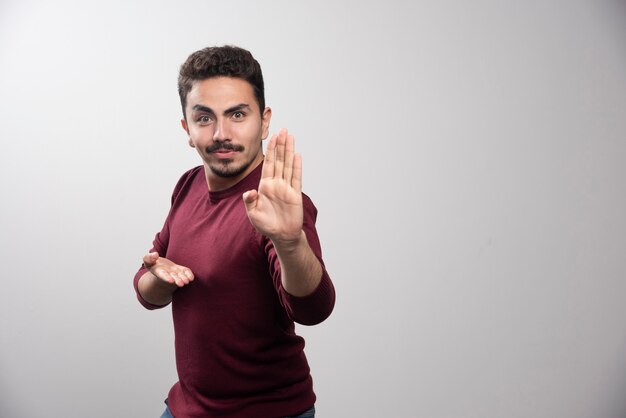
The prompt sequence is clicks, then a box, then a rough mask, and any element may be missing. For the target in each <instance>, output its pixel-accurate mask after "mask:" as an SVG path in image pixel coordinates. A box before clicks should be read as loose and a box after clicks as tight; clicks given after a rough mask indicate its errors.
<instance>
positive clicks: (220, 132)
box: [213, 118, 230, 142]
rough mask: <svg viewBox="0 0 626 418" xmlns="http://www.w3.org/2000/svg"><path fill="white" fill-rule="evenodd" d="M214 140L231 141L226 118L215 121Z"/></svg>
mask: <svg viewBox="0 0 626 418" xmlns="http://www.w3.org/2000/svg"><path fill="white" fill-rule="evenodd" d="M213 141H215V142H223V141H230V137H229V135H228V125H227V123H226V120H225V119H224V118H218V119H217V121H215V131H214V132H213Z"/></svg>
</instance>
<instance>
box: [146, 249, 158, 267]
mask: <svg viewBox="0 0 626 418" xmlns="http://www.w3.org/2000/svg"><path fill="white" fill-rule="evenodd" d="M158 259H159V253H148V254H146V255H144V256H143V265H144V267H145V268H147V269H149V268H150V267H152V266H154V263H156V261H157V260H158Z"/></svg>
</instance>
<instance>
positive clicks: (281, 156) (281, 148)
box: [274, 128, 287, 179]
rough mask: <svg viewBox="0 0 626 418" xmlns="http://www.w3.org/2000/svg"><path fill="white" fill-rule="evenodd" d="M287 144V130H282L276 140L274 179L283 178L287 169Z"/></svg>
mask: <svg viewBox="0 0 626 418" xmlns="http://www.w3.org/2000/svg"><path fill="white" fill-rule="evenodd" d="M285 142H287V130H286V129H285V128H283V129H281V130H280V132H279V133H278V138H276V159H275V161H274V178H277V179H282V178H283V169H284V168H285Z"/></svg>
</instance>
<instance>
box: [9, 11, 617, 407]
mask: <svg viewBox="0 0 626 418" xmlns="http://www.w3.org/2000/svg"><path fill="white" fill-rule="evenodd" d="M625 22H626V5H625V4H624V2H620V1H611V0H607V1H604V0H600V1H592V0H589V1H581V0H574V1H539V0H531V1H528V2H519V1H496V0H479V1H475V2H466V1H461V0H458V1H454V0H452V1H434V0H433V1H392V0H390V1H376V2H374V1H355V0H352V1H315V2H314V1H309V2H304V1H287V0H282V1H238V2H226V1H219V2H217V1H184V2H175V1H121V0H112V1H107V2H102V1H101V2H96V1H79V0H76V1H69V0H60V1H56V2H46V1H42V0H30V1H29V0H1V1H0V140H1V144H2V146H1V148H0V170H1V176H0V190H1V193H2V203H1V205H0V228H1V230H0V246H1V251H0V256H1V267H0V270H1V274H2V279H1V283H2V287H1V288H2V297H1V302H0V416H2V417H7V418H38V417H42V418H43V417H64V418H73V417H76V418H84V417H94V418H98V417H102V418H104V417H109V416H122V417H132V418H134V417H139V418H142V417H156V416H159V414H160V413H161V412H162V410H163V404H162V400H163V399H164V398H165V396H166V395H167V391H168V390H169V388H170V387H171V385H172V384H173V383H174V382H175V380H176V372H175V366H174V357H173V332H172V321H171V316H170V315H171V313H170V310H169V308H167V309H164V310H161V311H155V312H149V311H147V310H144V309H143V308H142V307H141V306H140V305H139V304H138V302H137V301H136V299H135V294H134V291H133V289H132V278H133V275H134V273H135V271H136V269H137V268H138V267H139V264H140V262H141V257H142V256H143V254H144V253H145V252H146V251H147V250H148V249H149V248H150V244H151V240H152V238H153V236H154V234H155V233H156V232H157V231H158V230H159V229H160V228H161V225H162V223H163V220H164V218H165V215H166V214H167V211H168V207H169V198H170V194H171V191H172V188H173V186H174V184H175V183H176V181H177V179H178V178H179V176H180V175H181V174H182V173H183V172H184V171H186V170H187V169H188V168H190V167H192V166H195V165H198V164H199V163H200V161H199V157H198V156H197V154H196V153H195V151H194V150H192V149H191V148H189V147H188V146H187V144H186V136H185V134H184V132H183V130H182V129H181V128H180V123H179V120H180V117H181V112H180V105H179V102H178V97H177V91H176V77H177V72H178V67H179V66H180V64H181V63H182V62H183V61H184V60H185V58H186V57H187V56H188V55H189V54H190V53H191V52H193V51H195V50H197V49H200V48H202V47H205V46H207V45H216V44H217V45H221V44H235V45H239V46H242V47H245V48H248V49H250V50H251V51H252V52H253V54H254V55H255V56H256V58H257V59H258V60H259V61H260V63H261V65H262V67H263V70H264V74H265V79H266V94H267V96H266V98H267V103H268V105H269V106H271V107H272V108H273V112H274V117H273V121H272V126H271V132H277V131H278V129H279V128H281V127H288V128H289V129H290V131H291V132H292V133H293V134H294V135H295V136H296V139H297V148H298V149H299V151H300V152H301V153H302V155H303V159H304V189H305V192H306V193H307V194H309V195H310V196H311V197H312V198H313V200H314V202H315V203H316V205H317V207H318V209H319V212H320V214H319V218H318V229H319V233H320V237H321V240H322V246H323V250H324V255H325V261H326V264H327V267H328V269H329V271H330V273H331V276H332V277H333V279H334V282H335V285H336V288H337V297H338V299H337V305H336V309H335V312H334V313H333V315H332V316H331V317H330V318H329V319H328V320H327V321H326V322H325V323H323V324H321V325H319V326H316V327H311V328H306V327H299V328H298V330H299V331H300V332H301V333H302V334H303V335H304V336H305V338H306V339H307V348H306V352H307V355H308V357H309V360H310V363H311V366H312V373H313V378H314V380H315V390H316V392H317V394H318V397H319V399H318V403H317V409H318V416H320V417H344V416H347V417H357V416H358V417H429V418H449V417H467V418H484V417H508V418H511V417H528V418H531V417H532V418H538V417H545V418H588V417H596V418H613V417H615V418H617V417H624V416H626V402H625V401H624V399H625V398H626V320H625V319H626V303H624V298H625V295H626V275H625V270H626V221H625V217H624V214H625V213H626V23H625Z"/></svg>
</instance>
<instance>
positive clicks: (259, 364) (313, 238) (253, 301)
mask: <svg viewBox="0 0 626 418" xmlns="http://www.w3.org/2000/svg"><path fill="white" fill-rule="evenodd" d="M261 166H262V164H261V165H260V166H259V167H257V168H256V169H255V170H254V171H253V172H252V173H250V175H248V176H247V177H246V178H245V179H243V180H242V181H240V182H239V183H238V184H236V185H235V186H233V187H231V188H230V189H227V190H222V191H219V192H209V191H208V188H207V184H206V179H205V176H204V169H203V167H202V166H200V167H196V168H194V169H192V170H190V171H188V172H187V173H185V174H184V175H183V176H182V177H181V179H180V180H179V182H178V184H177V185H176V188H175V190H174V193H173V195H172V207H171V209H170V213H169V215H168V217H167V219H166V221H165V225H164V226H163V229H162V230H161V232H159V233H158V234H157V235H156V237H155V239H154V243H153V245H154V246H153V249H152V251H156V252H158V253H159V255H160V256H162V257H166V258H168V259H170V260H172V261H173V262H174V263H177V264H180V265H183V266H187V267H189V268H191V270H192V271H193V273H194V275H195V279H194V281H193V282H191V283H190V284H189V285H187V286H185V287H183V288H180V289H178V290H177V291H176V292H174V295H173V299H172V315H173V317H174V332H175V336H176V339H175V349H176V367H177V370H178V378H179V381H178V382H177V383H176V384H175V385H174V386H173V387H172V389H171V390H170V393H169V396H168V402H169V406H170V409H171V411H172V413H173V414H174V416H175V417H176V418H187V417H202V418H206V417H226V416H227V417H246V418H250V417H255V418H257V417H258V418H261V417H281V416H287V415H295V414H297V413H300V412H303V411H305V410H306V409H308V408H309V407H311V406H312V405H313V404H314V403H315V394H314V393H313V382H312V379H311V375H310V373H309V366H308V363H307V359H306V357H305V355H304V352H303V349H304V340H303V339H302V338H301V337H299V336H297V335H296V334H295V331H294V321H295V322H298V323H300V324H305V325H313V324H317V323H319V322H321V321H323V320H324V319H326V318H327V317H328V315H330V313H331V311H332V309H333V306H334V303H335V291H334V287H333V284H332V282H331V280H330V277H329V276H328V273H327V272H326V269H324V274H323V277H322V281H321V282H320V284H319V286H318V288H317V289H316V290H315V291H314V292H313V294H311V295H309V296H306V297H294V296H292V295H290V294H288V293H287V292H286V291H285V290H284V289H283V288H282V285H281V279H280V263H279V261H278V257H277V256H276V252H275V250H274V247H273V245H272V242H271V241H270V240H269V239H268V238H266V237H265V236H263V235H261V234H259V233H258V232H257V231H256V230H255V229H254V227H253V226H252V224H251V223H250V221H249V220H248V217H247V215H246V211H245V207H244V204H243V201H242V197H241V195H242V194H243V192H245V191H247V190H250V189H256V188H257V187H258V184H259V180H260V177H261ZM303 204H304V227H303V228H304V231H305V233H306V236H307V239H308V241H309V245H310V247H311V248H312V249H313V252H314V253H315V254H316V255H317V257H318V258H319V260H320V262H322V257H321V249H320V243H319V239H318V237H317V233H316V230H315V218H316V215H317V210H316V208H315V206H314V205H313V203H312V202H311V200H310V199H309V198H308V197H307V196H305V195H303ZM323 265H324V264H323V262H322V266H323ZM145 272H146V270H145V268H141V269H140V270H139V271H138V272H137V274H136V275H135V280H134V285H135V290H136V291H137V297H138V299H139V301H140V302H141V304H142V305H143V306H145V307H146V308H148V309H156V308H160V306H155V305H152V304H150V303H148V302H146V301H145V300H144V299H143V298H142V297H141V295H140V294H139V292H138V290H137V282H138V281H139V278H140V277H141V276H142V275H143V274H144V273H145Z"/></svg>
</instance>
